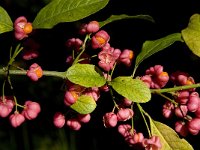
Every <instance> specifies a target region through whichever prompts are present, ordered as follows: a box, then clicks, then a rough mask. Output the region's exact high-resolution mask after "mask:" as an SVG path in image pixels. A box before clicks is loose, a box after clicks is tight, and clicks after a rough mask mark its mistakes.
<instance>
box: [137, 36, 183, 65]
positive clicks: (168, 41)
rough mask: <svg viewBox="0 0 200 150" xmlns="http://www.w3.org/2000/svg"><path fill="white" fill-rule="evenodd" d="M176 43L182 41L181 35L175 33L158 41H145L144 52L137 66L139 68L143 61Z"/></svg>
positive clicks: (138, 57)
mask: <svg viewBox="0 0 200 150" xmlns="http://www.w3.org/2000/svg"><path fill="white" fill-rule="evenodd" d="M176 41H182V39H181V33H173V34H170V35H168V36H166V37H163V38H160V39H157V40H153V41H145V42H144V44H143V45H142V51H141V52H140V53H139V54H138V56H137V58H136V63H135V66H136V67H137V66H138V65H139V64H140V63H141V62H142V61H143V60H145V59H147V58H148V57H150V56H151V55H153V54H155V53H157V52H159V51H161V50H163V49H165V48H167V47H169V46H170V45H172V44H173V43H174V42H176Z"/></svg>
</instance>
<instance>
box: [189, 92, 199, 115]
mask: <svg viewBox="0 0 200 150" xmlns="http://www.w3.org/2000/svg"><path fill="white" fill-rule="evenodd" d="M199 104H200V98H199V94H198V93H197V92H192V93H191V94H190V97H189V101H188V103H187V107H188V110H189V111H190V112H195V111H197V109H198V107H199Z"/></svg>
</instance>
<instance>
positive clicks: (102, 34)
mask: <svg viewBox="0 0 200 150" xmlns="http://www.w3.org/2000/svg"><path fill="white" fill-rule="evenodd" d="M109 40H110V36H109V35H108V33H107V32H106V31H104V30H100V31H98V32H97V33H96V34H95V35H94V36H93V37H92V39H91V42H92V48H93V49H97V48H102V47H104V45H106V43H108V41H109Z"/></svg>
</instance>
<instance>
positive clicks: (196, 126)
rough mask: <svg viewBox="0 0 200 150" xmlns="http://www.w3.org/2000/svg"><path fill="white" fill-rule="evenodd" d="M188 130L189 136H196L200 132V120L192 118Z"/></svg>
mask: <svg viewBox="0 0 200 150" xmlns="http://www.w3.org/2000/svg"><path fill="white" fill-rule="evenodd" d="M188 130H189V132H190V133H191V134H193V135H197V134H198V133H199V130H200V118H193V119H192V120H191V121H189V122H188Z"/></svg>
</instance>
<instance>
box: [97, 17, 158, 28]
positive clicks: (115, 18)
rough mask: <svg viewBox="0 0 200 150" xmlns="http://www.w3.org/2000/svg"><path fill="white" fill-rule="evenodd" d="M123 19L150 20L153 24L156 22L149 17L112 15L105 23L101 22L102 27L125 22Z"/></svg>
mask: <svg viewBox="0 0 200 150" xmlns="http://www.w3.org/2000/svg"><path fill="white" fill-rule="evenodd" d="M123 19H144V20H148V21H151V22H154V20H153V18H152V17H151V16H149V15H136V16H129V15H126V14H121V15H111V16H110V17H109V18H108V19H106V20H105V21H101V22H99V25H100V27H103V26H105V25H107V24H109V23H111V22H114V21H118V20H123Z"/></svg>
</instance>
